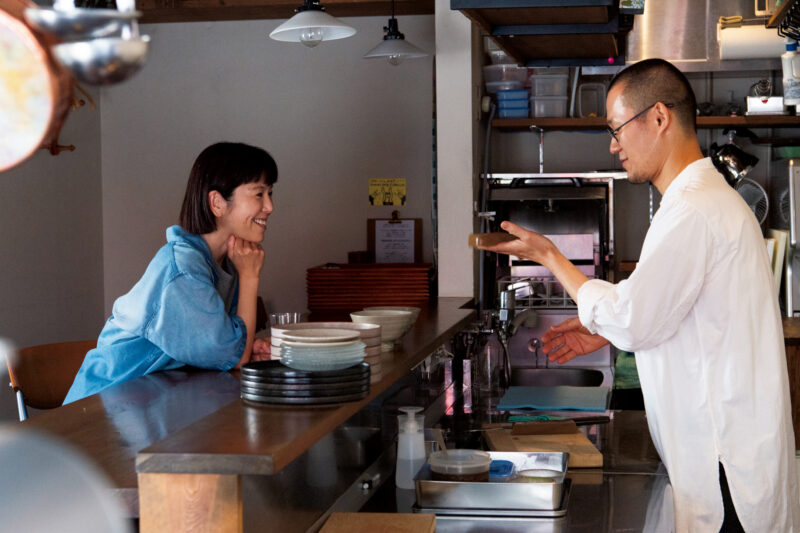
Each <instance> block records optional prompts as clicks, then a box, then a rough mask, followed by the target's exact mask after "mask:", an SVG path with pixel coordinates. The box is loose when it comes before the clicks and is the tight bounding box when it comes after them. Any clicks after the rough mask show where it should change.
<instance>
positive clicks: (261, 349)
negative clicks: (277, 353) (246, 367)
mask: <svg viewBox="0 0 800 533" xmlns="http://www.w3.org/2000/svg"><path fill="white" fill-rule="evenodd" d="M269 343H270V341H269V339H255V340H254V341H253V353H252V354H251V355H250V360H251V361H269V360H270V357H271V350H270V346H269Z"/></svg>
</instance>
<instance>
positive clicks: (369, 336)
mask: <svg viewBox="0 0 800 533" xmlns="http://www.w3.org/2000/svg"><path fill="white" fill-rule="evenodd" d="M315 329H334V330H349V331H355V332H356V333H358V334H359V336H360V341H361V342H362V343H364V354H365V357H364V361H365V362H366V363H369V366H370V381H371V382H372V383H376V382H378V381H380V380H381V377H382V375H381V357H380V355H381V327H380V326H379V325H376V324H356V323H353V322H300V323H297V324H286V325H283V326H273V327H272V328H271V331H270V335H271V339H270V343H271V346H270V351H271V354H272V355H271V356H272V359H280V358H281V353H282V350H283V342H284V340H285V336H286V335H290V336H291V335H292V334H294V333H298V332H301V331H306V330H315Z"/></svg>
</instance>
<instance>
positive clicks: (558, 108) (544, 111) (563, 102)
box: [531, 96, 567, 118]
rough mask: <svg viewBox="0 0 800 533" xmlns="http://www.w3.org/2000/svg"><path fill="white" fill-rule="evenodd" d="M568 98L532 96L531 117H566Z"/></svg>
mask: <svg viewBox="0 0 800 533" xmlns="http://www.w3.org/2000/svg"><path fill="white" fill-rule="evenodd" d="M566 116H567V97H566V96H532V97H531V117H536V118H544V117H566Z"/></svg>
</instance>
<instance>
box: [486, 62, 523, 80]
mask: <svg viewBox="0 0 800 533" xmlns="http://www.w3.org/2000/svg"><path fill="white" fill-rule="evenodd" d="M483 79H484V81H485V82H486V83H487V84H488V83H491V82H495V81H518V82H521V83H522V84H523V85H524V84H525V80H527V79H528V69H527V68H526V67H518V66H517V65H486V66H484V67H483Z"/></svg>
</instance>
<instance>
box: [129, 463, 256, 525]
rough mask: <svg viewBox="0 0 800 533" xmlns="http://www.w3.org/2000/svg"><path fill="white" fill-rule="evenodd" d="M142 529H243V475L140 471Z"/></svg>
mask: <svg viewBox="0 0 800 533" xmlns="http://www.w3.org/2000/svg"><path fill="white" fill-rule="evenodd" d="M138 478H139V530H140V531H141V532H142V533H156V532H163V531H170V532H175V533H179V532H190V531H191V532H192V533H200V532H208V533H211V532H213V533H242V478H241V476H236V475H217V474H138Z"/></svg>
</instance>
